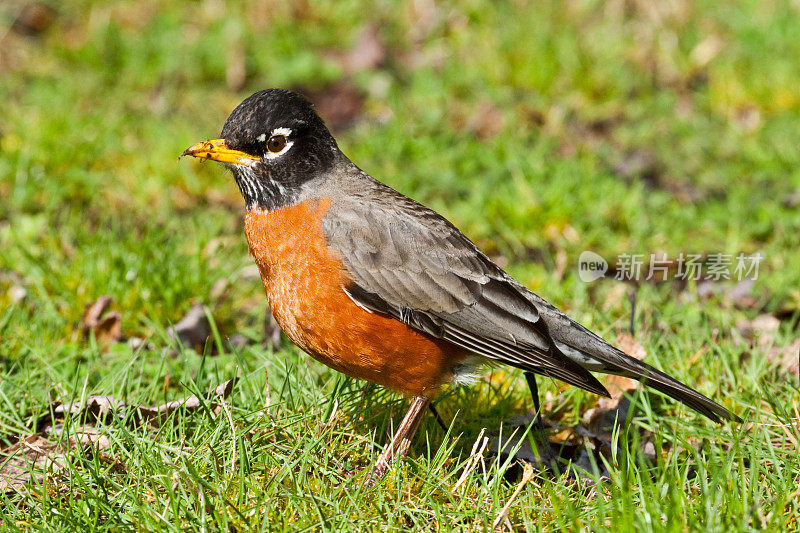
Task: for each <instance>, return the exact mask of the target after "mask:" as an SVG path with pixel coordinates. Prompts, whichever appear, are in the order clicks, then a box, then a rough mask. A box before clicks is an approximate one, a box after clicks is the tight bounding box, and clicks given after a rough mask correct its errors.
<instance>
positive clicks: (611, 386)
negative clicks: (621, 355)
mask: <svg viewBox="0 0 800 533" xmlns="http://www.w3.org/2000/svg"><path fill="white" fill-rule="evenodd" d="M617 347H618V348H619V349H620V350H622V351H623V352H625V353H627V354H628V355H630V356H631V357H633V358H635V359H638V360H639V361H641V360H642V359H644V358H645V357H646V356H647V351H646V350H645V349H644V347H643V346H642V345H641V344H640V343H639V341H637V340H636V339H635V338H634V337H633V335H631V334H630V333H622V334H620V335H618V336H617ZM605 386H606V389H607V390H608V393H609V394H610V395H611V398H599V399H598V400H597V403H595V405H594V407H592V408H591V409H588V410H587V411H586V412H585V413H583V419H584V420H586V421H587V427H588V428H589V430H590V431H592V432H594V433H596V434H600V433H604V432H606V431H610V430H611V429H612V428H613V427H614V426H615V425H616V424H619V423H621V422H622V421H624V420H625V419H627V418H628V409H629V408H630V401H629V400H628V399H627V398H625V393H628V392H631V391H634V390H636V389H637V388H639V387H641V384H640V383H639V382H638V381H636V380H635V379H631V378H626V377H623V376H615V375H609V376H608V377H607V378H606V381H605Z"/></svg>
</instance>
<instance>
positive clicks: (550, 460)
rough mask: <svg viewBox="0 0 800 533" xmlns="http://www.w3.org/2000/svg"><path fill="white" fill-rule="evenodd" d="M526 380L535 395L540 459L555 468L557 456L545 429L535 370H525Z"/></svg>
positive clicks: (535, 419) (535, 416) (535, 418)
mask: <svg viewBox="0 0 800 533" xmlns="http://www.w3.org/2000/svg"><path fill="white" fill-rule="evenodd" d="M525 381H527V382H528V388H529V389H530V391H531V396H532V397H533V408H534V409H535V410H536V415H534V418H533V421H534V423H535V424H536V428H537V429H538V430H539V436H540V437H541V439H542V447H541V449H540V450H539V456H540V457H539V459H540V460H541V461H542V462H543V463H545V464H547V465H548V466H551V467H553V468H555V464H556V457H555V454H554V453H553V449H552V448H551V447H550V441H549V440H548V438H547V434H546V433H545V431H544V419H543V418H542V408H541V405H540V404H539V387H538V386H537V385H536V374H534V373H533V372H525ZM545 456H546V457H545Z"/></svg>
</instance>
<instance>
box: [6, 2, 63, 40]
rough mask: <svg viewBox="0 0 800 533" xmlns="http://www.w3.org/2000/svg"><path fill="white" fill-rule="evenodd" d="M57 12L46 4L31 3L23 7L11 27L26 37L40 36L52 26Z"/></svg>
mask: <svg viewBox="0 0 800 533" xmlns="http://www.w3.org/2000/svg"><path fill="white" fill-rule="evenodd" d="M54 15H55V11H54V10H53V8H52V7H50V6H49V5H47V4H45V3H44V2H29V3H27V4H25V5H24V6H22V8H21V9H20V11H19V14H18V15H17V17H16V18H15V19H14V23H13V24H12V25H11V27H12V29H13V30H14V31H16V32H18V33H22V34H25V35H39V34H40V33H42V32H44V31H46V30H47V29H48V28H49V27H50V26H51V25H52V24H53V18H54Z"/></svg>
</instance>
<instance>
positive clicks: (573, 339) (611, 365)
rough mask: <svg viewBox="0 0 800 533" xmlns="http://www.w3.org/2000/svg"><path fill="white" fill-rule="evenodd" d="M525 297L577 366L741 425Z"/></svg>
mask: <svg viewBox="0 0 800 533" xmlns="http://www.w3.org/2000/svg"><path fill="white" fill-rule="evenodd" d="M527 297H528V298H529V300H530V301H531V303H533V304H534V305H535V306H536V308H537V309H538V311H539V313H540V314H541V316H542V318H543V319H544V321H545V322H546V323H547V327H548V331H549V332H550V334H551V336H552V337H553V339H554V340H555V341H556V342H557V343H559V345H566V346H567V347H569V348H571V349H572V350H563V349H562V351H563V352H564V353H565V354H566V355H567V356H568V357H570V358H572V359H573V360H574V361H575V362H577V363H578V364H580V365H581V366H584V367H585V368H587V369H589V370H592V371H598V372H605V373H607V374H618V375H621V376H625V377H630V378H633V379H636V380H638V381H641V382H642V383H644V384H645V385H647V386H648V387H652V388H654V389H656V390H657V391H659V392H662V393H664V394H666V395H667V396H669V397H670V398H673V399H675V400H677V401H679V402H681V403H683V404H685V405H686V406H688V407H691V408H692V409H694V410H695V411H697V412H698V413H700V414H702V415H704V416H707V417H708V418H710V419H711V420H713V421H714V422H720V421H721V419H725V420H735V421H736V422H742V419H741V418H739V417H738V416H736V415H734V414H733V413H731V412H730V411H728V410H727V409H725V408H724V407H722V406H721V405H720V404H718V403H716V402H715V401H713V400H711V399H709V398H706V397H705V396H703V395H702V394H700V393H699V392H697V391H696V390H694V389H692V388H691V387H688V386H686V385H684V384H683V383H681V382H680V381H678V380H676V379H674V378H672V377H670V376H669V375H667V374H665V373H664V372H661V371H660V370H656V369H655V368H653V367H652V366H650V365H648V364H645V363H643V362H641V361H639V360H638V359H634V358H633V357H631V356H630V355H628V354H626V353H625V352H622V351H620V350H618V349H617V348H614V347H613V346H611V345H610V344H608V343H607V342H606V341H604V340H603V339H601V338H600V337H598V336H597V335H595V334H594V333H592V332H591V331H589V330H588V329H586V328H584V327H583V326H581V325H580V324H578V323H577V322H575V321H574V320H572V319H570V318H569V317H568V316H566V315H565V314H564V313H562V312H561V311H559V310H558V309H556V308H555V307H553V306H552V305H550V304H549V303H547V302H546V301H545V300H543V299H541V298H539V297H538V296H536V295H535V294H533V293H530V292H528V293H527ZM559 347H561V346H559Z"/></svg>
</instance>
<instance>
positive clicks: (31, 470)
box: [0, 426, 113, 493]
mask: <svg viewBox="0 0 800 533" xmlns="http://www.w3.org/2000/svg"><path fill="white" fill-rule="evenodd" d="M52 433H53V434H57V433H58V432H56V431H54V432H52ZM110 445H111V443H110V442H109V440H108V437H106V436H105V435H102V434H100V432H98V431H97V430H96V429H95V428H93V427H89V426H83V427H80V428H78V429H77V430H73V432H72V435H71V436H70V438H69V440H68V441H66V440H65V441H62V442H60V443H52V442H50V441H49V440H47V439H46V438H44V437H43V436H42V435H39V434H35V435H30V436H28V437H25V438H24V439H22V440H20V441H19V442H17V443H15V444H13V445H11V446H9V447H8V448H6V449H4V450H0V492H2V493H8V492H18V491H19V490H20V489H21V488H23V487H24V486H25V485H27V484H28V483H30V482H32V481H33V482H36V483H40V482H41V481H42V480H43V479H44V478H45V476H46V475H47V472H54V471H57V470H61V469H62V468H64V467H65V466H66V464H67V460H68V456H67V454H68V452H69V451H70V450H73V449H77V448H78V447H80V448H83V449H84V450H88V449H93V450H96V451H101V450H105V449H106V448H108V447H109V446H110ZM112 462H113V461H112Z"/></svg>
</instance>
